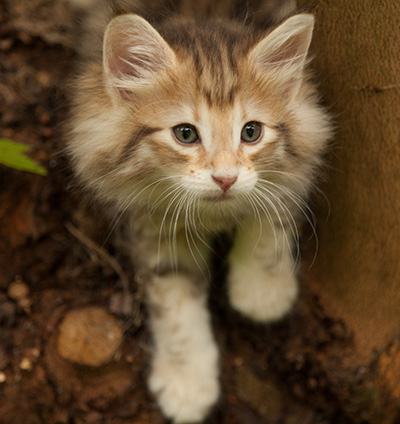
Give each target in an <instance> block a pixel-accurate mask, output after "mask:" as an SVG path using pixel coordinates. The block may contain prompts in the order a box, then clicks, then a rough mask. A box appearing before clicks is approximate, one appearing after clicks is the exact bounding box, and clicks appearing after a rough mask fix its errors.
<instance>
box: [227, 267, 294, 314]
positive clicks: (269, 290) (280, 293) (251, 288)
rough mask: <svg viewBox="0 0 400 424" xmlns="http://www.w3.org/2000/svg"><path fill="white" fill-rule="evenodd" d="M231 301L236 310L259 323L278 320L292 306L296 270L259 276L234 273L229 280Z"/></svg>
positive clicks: (254, 273)
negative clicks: (294, 271) (283, 273)
mask: <svg viewBox="0 0 400 424" xmlns="http://www.w3.org/2000/svg"><path fill="white" fill-rule="evenodd" d="M228 290H229V300H230V303H231V305H232V307H233V308H234V309H236V310H237V311H238V312H240V313H241V314H243V315H245V316H247V317H248V318H250V319H252V320H254V321H258V322H268V321H277V320H279V319H281V318H283V317H284V316H285V315H286V314H287V313H288V312H289V311H290V309H291V308H292V306H293V303H294V302H295V300H296V298H297V293H298V284H297V279H296V277H295V275H293V273H290V274H285V275H281V274H273V273H271V274H268V273H262V274H260V275H257V273H256V272H254V271H253V273H252V274H250V273H249V272H248V271H247V273H243V272H240V271H239V272H233V273H232V274H231V276H230V281H229V289H228Z"/></svg>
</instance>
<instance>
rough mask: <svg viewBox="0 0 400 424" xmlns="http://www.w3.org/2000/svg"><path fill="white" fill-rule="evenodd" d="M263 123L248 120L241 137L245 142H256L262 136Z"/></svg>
mask: <svg viewBox="0 0 400 424" xmlns="http://www.w3.org/2000/svg"><path fill="white" fill-rule="evenodd" d="M261 129H262V127H261V124H259V123H258V122H248V123H247V124H245V125H244V127H243V129H242V134H241V139H242V141H244V142H245V143H255V142H256V141H258V139H259V138H260V137H261Z"/></svg>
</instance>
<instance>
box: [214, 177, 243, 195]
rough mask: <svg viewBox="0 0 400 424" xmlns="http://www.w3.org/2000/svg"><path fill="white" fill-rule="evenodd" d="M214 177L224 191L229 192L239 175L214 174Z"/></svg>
mask: <svg viewBox="0 0 400 424" xmlns="http://www.w3.org/2000/svg"><path fill="white" fill-rule="evenodd" d="M212 177H213V180H214V181H215V182H216V183H217V184H218V185H219V186H220V187H221V189H222V191H223V192H224V193H225V192H227V191H228V190H229V189H230V188H231V187H232V185H233V183H234V182H235V181H236V180H237V177H214V175H213V176H212Z"/></svg>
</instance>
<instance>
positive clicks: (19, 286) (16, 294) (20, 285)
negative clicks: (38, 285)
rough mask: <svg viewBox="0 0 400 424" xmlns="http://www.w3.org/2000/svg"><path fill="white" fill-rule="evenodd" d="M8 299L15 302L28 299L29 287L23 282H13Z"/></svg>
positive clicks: (8, 291) (9, 288)
mask: <svg viewBox="0 0 400 424" xmlns="http://www.w3.org/2000/svg"><path fill="white" fill-rule="evenodd" d="M7 294H8V297H9V298H10V299H13V300H15V301H17V302H18V301H20V300H21V299H26V298H27V297H28V295H29V287H28V286H27V285H26V284H25V283H24V282H23V281H21V280H15V281H13V282H12V283H11V284H10V285H9V286H8V290H7Z"/></svg>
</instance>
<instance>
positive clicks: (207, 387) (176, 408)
mask: <svg viewBox="0 0 400 424" xmlns="http://www.w3.org/2000/svg"><path fill="white" fill-rule="evenodd" d="M160 356H161V355H160ZM206 356H208V355H206ZM198 358H199V359H200V362H202V363H196V361H190V362H187V361H186V359H185V358H176V359H175V360H170V361H168V360H165V359H163V358H157V357H155V358H154V361H153V369H152V373H151V376H150V379H149V386H150V390H151V391H152V392H153V393H154V394H155V395H156V396H157V400H158V404H159V406H160V408H161V410H162V412H163V414H164V415H165V416H166V417H167V418H170V419H172V420H173V422H174V423H176V424H178V423H179V424H183V423H185V424H186V423H199V422H202V421H203V420H204V418H205V417H206V415H207V414H208V412H209V411H210V409H211V408H212V406H213V405H214V404H215V403H216V402H217V400H218V396H219V383H218V370H217V352H216V351H215V352H213V354H212V358H209V360H210V363H209V364H207V363H206V362H205V361H204V359H205V358H202V357H201V354H200V355H198ZM206 361H207V359H206Z"/></svg>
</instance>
